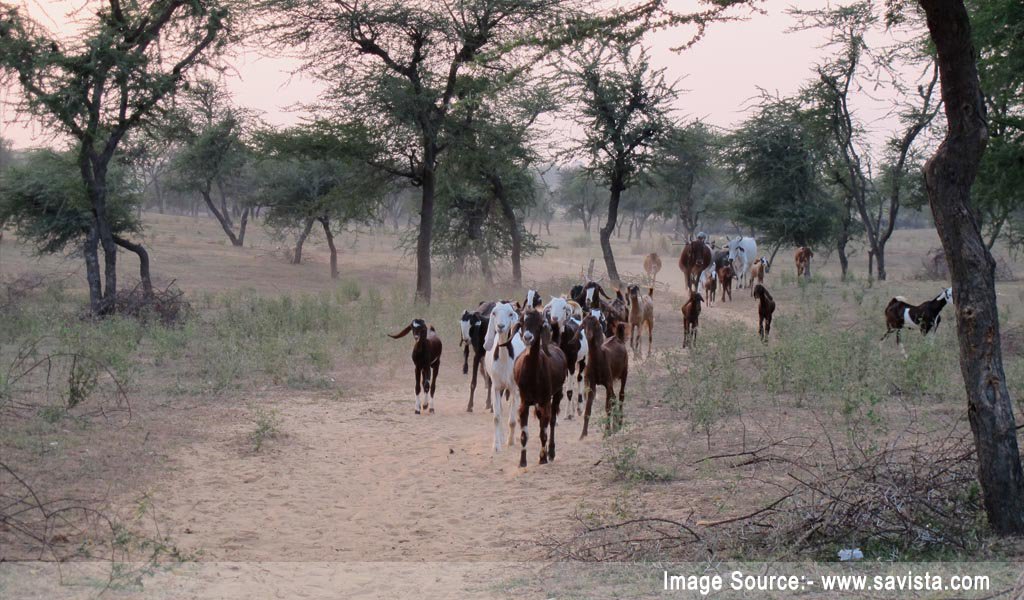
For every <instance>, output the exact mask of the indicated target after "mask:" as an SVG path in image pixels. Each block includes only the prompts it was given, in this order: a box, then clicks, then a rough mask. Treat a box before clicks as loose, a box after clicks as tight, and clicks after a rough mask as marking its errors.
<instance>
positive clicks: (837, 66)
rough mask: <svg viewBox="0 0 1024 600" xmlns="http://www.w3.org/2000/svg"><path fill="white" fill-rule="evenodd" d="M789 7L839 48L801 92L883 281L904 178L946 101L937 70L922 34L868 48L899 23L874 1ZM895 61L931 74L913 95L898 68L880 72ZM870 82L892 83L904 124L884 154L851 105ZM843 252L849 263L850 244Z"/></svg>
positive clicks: (835, 179) (870, 260)
mask: <svg viewBox="0 0 1024 600" xmlns="http://www.w3.org/2000/svg"><path fill="white" fill-rule="evenodd" d="M791 12H792V13H793V14H795V15H796V16H797V17H798V18H800V20H801V23H802V27H804V28H812V27H813V28H820V29H826V30H828V31H829V33H830V45H831V46H834V47H835V48H836V56H834V57H832V58H830V59H829V60H828V61H826V62H825V63H824V64H822V65H819V66H818V67H817V78H816V80H815V81H814V82H813V83H812V84H811V85H810V86H808V87H807V88H806V89H805V90H804V91H803V98H804V101H805V102H806V103H808V104H809V105H810V106H809V110H810V111H812V112H813V113H814V114H817V115H818V117H819V119H820V121H821V122H820V125H819V127H820V129H821V135H822V136H823V138H824V139H826V140H828V146H829V148H830V149H831V153H830V156H829V157H828V158H829V160H828V163H829V168H830V171H831V173H830V179H831V181H832V182H833V183H835V184H836V185H838V186H840V187H841V188H842V189H843V191H844V193H845V198H844V203H845V204H849V205H850V206H851V208H852V209H854V210H855V211H856V213H857V215H858V216H859V217H860V222H861V225H862V227H861V230H862V231H863V232H864V234H865V237H866V240H867V243H868V276H869V277H871V276H872V270H873V269H874V268H875V267H876V266H877V276H878V279H880V280H885V278H886V270H885V246H886V243H887V242H888V241H889V239H890V238H891V237H892V233H893V231H894V230H895V227H896V220H897V218H898V216H899V210H900V207H901V205H902V201H903V199H904V198H903V190H904V188H905V187H906V186H907V184H908V182H907V180H908V178H909V177H910V176H911V173H912V172H913V170H914V167H916V166H919V162H918V161H917V160H915V158H916V151H917V149H918V146H919V144H918V141H919V138H920V137H921V134H922V133H923V132H925V131H926V130H927V128H928V126H929V125H930V124H931V122H932V120H933V119H934V118H935V116H936V114H937V113H938V110H939V106H940V104H941V103H940V102H939V101H938V99H937V98H936V95H937V94H936V84H937V82H938V77H939V71H938V68H937V67H936V66H935V64H934V61H933V59H932V57H931V55H930V54H929V53H928V51H927V49H926V44H925V43H924V42H923V41H922V40H920V39H919V38H917V37H914V38H913V39H912V40H911V41H910V42H899V43H896V44H894V45H892V46H889V47H881V48H872V47H870V46H868V44H867V41H866V39H867V36H868V34H869V33H871V32H873V31H876V30H879V29H882V28H883V27H884V28H886V29H891V28H895V27H896V26H895V25H894V24H886V25H883V23H884V18H883V15H882V14H881V13H880V12H879V11H878V10H876V8H875V5H874V4H873V3H871V2H867V1H862V2H854V3H851V4H846V5H840V6H835V7H831V6H830V7H828V8H824V9H815V10H798V9H794V10H792V11H791ZM892 64H898V65H900V66H916V65H921V66H924V67H926V70H927V72H928V76H927V77H926V78H925V80H924V81H923V82H922V84H921V85H919V86H918V87H917V90H916V92H910V91H908V90H905V89H903V88H904V86H903V85H902V84H900V83H899V81H900V74H898V73H896V74H891V75H892V76H891V77H890V78H889V81H888V82H885V83H883V82H882V81H879V76H878V75H877V73H878V71H879V70H880V69H881V70H883V72H884V70H885V69H891V68H893V67H892V66H891V65H892ZM867 85H872V86H873V87H875V88H879V87H883V86H884V87H887V88H888V89H890V90H892V91H893V92H895V95H896V96H897V100H896V103H897V111H898V114H899V117H900V129H899V130H898V131H895V132H893V134H892V135H891V137H890V139H889V142H888V144H887V145H886V148H885V151H886V155H885V157H884V158H883V157H880V156H876V155H875V154H874V153H873V151H872V148H871V147H870V146H869V145H867V144H866V143H865V141H864V140H863V138H862V136H863V133H864V126H863V125H862V123H861V122H860V120H859V118H858V115H857V114H856V111H855V110H854V109H853V108H851V105H850V97H851V94H852V93H854V92H855V91H856V90H857V89H859V88H861V87H864V86H867ZM873 166H881V172H882V176H881V177H877V178H876V177H872V174H871V171H872V167H873ZM845 220H846V217H844V222H845ZM849 233H850V229H849V227H846V228H845V230H843V231H842V232H841V234H840V235H839V240H840V242H842V241H843V240H844V239H845V238H847V237H848V236H849ZM838 249H839V255H840V262H841V263H842V264H843V265H844V267H845V264H846V259H845V244H840V245H839V247H838ZM845 276H846V270H845V268H844V270H843V277H844V278H845Z"/></svg>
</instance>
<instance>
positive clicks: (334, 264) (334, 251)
mask: <svg viewBox="0 0 1024 600" xmlns="http://www.w3.org/2000/svg"><path fill="white" fill-rule="evenodd" d="M320 224H321V225H323V226H324V236H325V237H326V238H327V247H328V248H330V249H331V279H337V278H338V248H337V247H335V245H334V234H333V233H331V220H330V219H329V218H327V217H321V218H320Z"/></svg>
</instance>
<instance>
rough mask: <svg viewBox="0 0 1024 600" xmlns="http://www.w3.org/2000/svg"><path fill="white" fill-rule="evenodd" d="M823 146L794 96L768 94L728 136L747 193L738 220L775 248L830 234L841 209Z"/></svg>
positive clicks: (730, 159)
mask: <svg viewBox="0 0 1024 600" xmlns="http://www.w3.org/2000/svg"><path fill="white" fill-rule="evenodd" d="M823 151H824V150H823V144H822V143H821V140H820V139H819V138H818V137H817V136H816V135H815V130H814V128H812V127H810V126H808V122H807V115H806V113H805V112H804V111H803V110H802V108H801V106H800V103H799V102H797V101H796V100H794V99H775V98H769V97H766V98H765V99H764V100H763V101H762V104H761V106H760V107H759V109H758V112H757V113H755V114H754V115H753V116H752V117H750V118H749V119H747V120H746V121H744V123H743V124H742V125H741V126H740V128H739V129H738V130H737V131H736V132H735V133H733V134H732V135H731V136H730V137H729V138H728V139H727V146H726V149H725V153H724V156H725V160H726V162H727V163H728V164H729V165H730V166H731V167H732V168H733V171H734V178H735V179H736V183H737V184H738V185H739V187H740V190H741V191H742V192H743V195H742V196H741V198H740V199H739V200H738V201H737V203H736V205H735V207H734V210H735V215H734V216H735V219H736V221H738V222H739V223H742V224H744V225H749V226H751V227H753V228H755V229H756V230H758V231H759V232H761V233H762V234H763V236H764V239H765V241H766V242H767V243H768V244H769V245H770V246H771V247H772V248H773V251H772V257H773V258H774V256H775V252H777V251H778V249H779V247H781V245H782V244H793V245H797V246H813V245H815V244H820V243H823V242H825V241H827V240H829V239H830V238H831V236H832V235H833V233H834V231H835V225H836V222H835V219H836V216H837V214H839V212H840V211H839V210H838V208H837V206H836V205H835V203H834V202H833V199H832V198H831V196H830V195H829V193H828V191H827V190H826V188H825V185H824V183H825V182H824V181H823V179H822V173H821V170H820V165H821V163H822V153H823Z"/></svg>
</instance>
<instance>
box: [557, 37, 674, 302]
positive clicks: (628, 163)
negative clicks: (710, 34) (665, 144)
mask: <svg viewBox="0 0 1024 600" xmlns="http://www.w3.org/2000/svg"><path fill="white" fill-rule="evenodd" d="M569 65H570V66H569V67H567V68H565V69H563V75H564V76H565V77H566V79H567V81H568V83H569V85H568V95H569V97H570V100H571V102H572V104H573V105H574V106H575V107H577V108H578V112H576V113H574V114H573V119H574V120H575V121H576V123H577V124H578V125H579V126H580V127H581V128H582V130H583V136H584V137H583V138H582V139H580V140H577V141H576V142H574V147H573V148H572V149H571V150H570V152H571V153H573V154H576V155H583V156H586V157H587V158H588V159H589V161H590V162H589V165H588V166H587V169H588V171H590V172H591V173H593V174H594V175H595V177H596V178H597V180H598V181H599V182H601V184H602V185H604V186H607V188H608V191H609V197H608V214H607V219H606V221H605V224H604V226H603V227H601V232H600V233H601V235H600V238H601V251H602V253H603V255H604V263H605V268H606V269H607V271H608V277H609V278H610V279H611V280H612V281H613V282H614V283H615V284H616V285H618V284H619V283H620V278H619V271H618V268H617V267H616V266H615V255H614V253H613V252H612V245H611V236H612V234H613V233H614V232H615V226H616V224H617V222H618V217H619V202H620V200H621V197H622V192H623V191H625V190H626V189H628V188H629V187H630V186H632V185H634V184H636V183H637V182H638V181H639V180H640V177H641V176H642V175H643V174H644V173H645V172H646V171H647V170H649V169H650V167H651V165H652V162H653V160H652V159H653V157H654V149H655V148H656V146H657V144H658V143H659V142H660V141H661V140H662V139H663V138H664V137H665V135H666V134H667V132H668V130H669V127H670V123H669V118H668V113H669V104H670V103H671V102H672V100H674V99H675V97H676V91H675V88H674V87H673V85H672V84H670V83H668V82H666V81H665V77H664V70H663V69H653V68H652V67H651V64H650V57H649V56H648V54H647V51H646V50H645V49H643V48H642V47H640V46H639V45H638V44H636V43H634V42H630V41H625V42H622V41H613V42H607V43H596V44H594V45H591V46H589V47H584V48H581V49H579V50H578V51H576V52H575V53H574V54H572V55H571V56H570V57H569Z"/></svg>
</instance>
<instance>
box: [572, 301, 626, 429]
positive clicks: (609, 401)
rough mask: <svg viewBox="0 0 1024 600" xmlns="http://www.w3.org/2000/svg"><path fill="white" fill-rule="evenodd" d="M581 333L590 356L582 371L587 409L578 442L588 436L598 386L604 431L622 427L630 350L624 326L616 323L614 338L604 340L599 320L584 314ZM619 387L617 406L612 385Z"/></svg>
mask: <svg viewBox="0 0 1024 600" xmlns="http://www.w3.org/2000/svg"><path fill="white" fill-rule="evenodd" d="M581 328H582V333H583V334H584V335H586V336H587V345H588V346H589V347H590V349H589V357H588V358H587V367H586V369H584V371H583V379H584V382H585V386H586V389H587V406H586V409H585V410H584V412H583V433H581V434H580V439H581V440H582V439H583V438H585V437H587V427H588V425H589V424H590V410H591V407H592V406H593V404H594V396H595V395H596V394H597V386H599V385H600V386H603V387H604V391H605V414H606V416H607V419H608V422H607V425H606V429H605V432H606V434H607V433H610V432H611V431H612V430H613V429H614V430H618V428H620V427H622V413H623V405H624V403H625V399H626V378H627V377H628V375H629V351H628V350H627V349H626V343H625V341H624V340H623V337H625V335H626V324H625V323H619V324H618V325H617V327H616V330H615V335H613V336H611V337H609V338H608V339H605V337H604V330H603V329H602V328H601V321H600V319H599V318H598V317H595V316H594V315H592V314H591V315H587V316H586V317H584V318H583V323H582V324H581ZM616 383H618V384H619V395H618V405H617V406H616V407H613V404H614V403H615V384H616Z"/></svg>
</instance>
